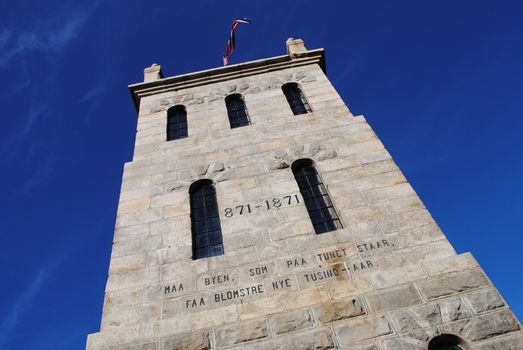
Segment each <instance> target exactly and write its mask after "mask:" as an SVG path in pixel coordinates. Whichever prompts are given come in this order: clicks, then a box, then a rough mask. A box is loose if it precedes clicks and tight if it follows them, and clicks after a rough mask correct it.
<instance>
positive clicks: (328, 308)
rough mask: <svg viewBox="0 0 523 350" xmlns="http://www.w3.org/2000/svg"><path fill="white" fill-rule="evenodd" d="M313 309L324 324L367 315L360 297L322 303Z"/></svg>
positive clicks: (319, 320)
mask: <svg viewBox="0 0 523 350" xmlns="http://www.w3.org/2000/svg"><path fill="white" fill-rule="evenodd" d="M313 311H314V314H315V315H316V319H317V320H318V322H320V323H323V324H325V323H330V322H336V321H340V320H344V319H348V318H353V317H357V316H361V315H365V309H364V308H363V306H362V305H361V302H360V301H359V300H358V299H350V300H347V301H340V302H330V303H325V304H321V305H318V306H315V307H314V308H313Z"/></svg>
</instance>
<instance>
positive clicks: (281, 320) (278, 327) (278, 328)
mask: <svg viewBox="0 0 523 350" xmlns="http://www.w3.org/2000/svg"><path fill="white" fill-rule="evenodd" d="M269 323H270V325H271V329H272V331H273V332H274V333H275V334H283V333H288V332H292V331H295V330H298V329H302V328H310V327H312V326H314V322H313V319H312V315H311V313H310V311H309V310H296V311H290V312H285V313H282V314H277V315H273V316H271V317H269Z"/></svg>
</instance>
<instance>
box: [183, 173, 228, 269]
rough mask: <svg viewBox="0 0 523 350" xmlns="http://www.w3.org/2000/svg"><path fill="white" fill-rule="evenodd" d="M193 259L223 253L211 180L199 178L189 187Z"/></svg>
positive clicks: (214, 192) (214, 193)
mask: <svg viewBox="0 0 523 350" xmlns="http://www.w3.org/2000/svg"><path fill="white" fill-rule="evenodd" d="M189 194H190V196H191V231H192V247H193V259H195V260H196V259H202V258H208V257H210V256H216V255H222V254H223V242H222V229H221V227H220V217H219V215H218V203H217V202H216V190H215V188H214V185H213V183H212V181H211V180H199V181H196V182H195V183H193V184H192V185H191V187H190V188H189Z"/></svg>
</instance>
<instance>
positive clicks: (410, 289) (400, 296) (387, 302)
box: [367, 284, 421, 313]
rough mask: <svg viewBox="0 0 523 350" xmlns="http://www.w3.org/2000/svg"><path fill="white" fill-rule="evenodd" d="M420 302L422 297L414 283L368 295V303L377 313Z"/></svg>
mask: <svg viewBox="0 0 523 350" xmlns="http://www.w3.org/2000/svg"><path fill="white" fill-rule="evenodd" d="M420 302H421V298H420V297H419V295H418V292H417V291H416V289H415V287H414V285H412V284H409V285H405V286H401V287H397V288H396V287H395V288H389V289H386V290H384V291H380V292H379V293H374V294H371V295H367V303H368V304H369V306H370V308H371V310H372V311H373V312H376V313H380V312H383V311H388V310H393V309H397V308H402V307H407V306H412V305H415V304H418V303H420Z"/></svg>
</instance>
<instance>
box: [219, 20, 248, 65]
mask: <svg viewBox="0 0 523 350" xmlns="http://www.w3.org/2000/svg"><path fill="white" fill-rule="evenodd" d="M240 23H251V20H250V19H247V18H240V19H235V20H234V21H232V28H231V36H230V37H229V41H227V49H225V55H223V65H224V66H226V65H228V64H229V56H230V55H231V54H232V53H233V52H234V49H235V47H236V39H235V33H236V28H238V26H239V25H240Z"/></svg>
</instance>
